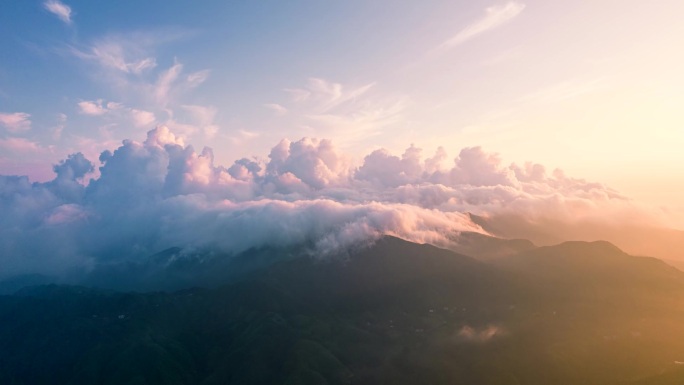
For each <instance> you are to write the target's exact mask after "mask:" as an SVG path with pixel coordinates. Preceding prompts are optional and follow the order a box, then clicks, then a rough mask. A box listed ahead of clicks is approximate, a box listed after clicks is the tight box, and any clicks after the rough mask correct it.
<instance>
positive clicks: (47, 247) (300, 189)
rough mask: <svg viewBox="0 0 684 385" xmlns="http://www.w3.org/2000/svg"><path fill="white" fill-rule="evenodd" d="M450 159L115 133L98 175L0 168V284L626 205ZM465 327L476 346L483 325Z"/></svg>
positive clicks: (535, 174) (322, 248) (598, 190)
mask: <svg viewBox="0 0 684 385" xmlns="http://www.w3.org/2000/svg"><path fill="white" fill-rule="evenodd" d="M190 107H191V108H190V110H194V111H195V112H197V113H208V112H211V111H206V110H204V109H201V108H194V107H197V106H190ZM209 115H211V114H209ZM246 135H247V134H246ZM8 140H13V142H8ZM7 143H10V146H12V145H15V146H16V145H18V146H19V147H21V146H24V147H26V148H28V149H31V148H34V147H33V146H34V145H32V144H30V142H28V141H23V140H20V139H5V140H2V141H0V146H5V145H7ZM11 143H14V144H11ZM448 159H449V158H448V155H447V154H446V153H445V151H444V150H443V149H438V150H437V151H436V152H435V153H434V155H433V156H430V157H428V158H423V156H422V151H421V149H419V148H417V147H415V146H410V147H409V148H408V149H407V150H406V151H405V152H404V153H403V154H402V155H401V156H397V155H393V154H391V153H390V152H388V151H386V150H377V151H374V152H372V153H371V154H369V155H367V156H366V157H365V158H364V159H363V160H362V162H361V163H360V164H359V165H357V166H355V162H354V161H353V159H352V158H351V157H350V156H349V155H347V154H345V153H343V152H342V151H340V150H339V149H338V148H336V147H335V145H334V144H333V143H332V142H331V141H330V140H326V139H315V138H303V139H301V140H298V141H290V140H287V139H284V140H281V141H280V142H279V143H278V144H276V145H275V146H274V147H273V148H272V149H271V151H270V153H269V154H268V156H267V157H254V158H243V159H239V160H237V161H235V162H234V163H233V164H232V165H226V166H223V165H218V164H215V160H214V151H213V150H212V149H211V148H204V149H202V150H201V151H196V150H195V149H194V148H193V147H192V146H190V145H185V143H184V141H183V140H182V139H181V138H180V137H178V136H177V135H176V134H175V133H174V132H172V131H171V130H170V129H169V128H167V127H165V126H159V127H157V128H155V129H154V130H151V131H149V132H148V134H147V138H146V139H145V140H144V141H142V142H139V141H135V140H124V141H123V142H122V143H121V144H120V145H119V146H118V148H116V149H115V150H114V151H104V152H102V153H101V155H100V156H99V162H100V164H101V165H100V167H99V170H98V171H99V176H96V175H95V174H94V171H95V170H94V165H93V163H92V162H91V161H89V160H88V159H86V158H85V156H83V154H80V153H77V154H73V155H70V156H69V157H68V158H67V159H65V160H64V161H62V162H60V163H58V164H57V165H55V167H54V172H55V174H56V176H55V178H54V179H53V180H51V181H49V182H45V183H29V182H28V178H26V177H11V176H0V211H1V212H3V215H2V216H0V248H2V250H3V253H2V254H0V264H1V265H2V266H3V270H2V276H0V278H2V277H4V276H8V275H11V274H20V273H44V274H58V275H61V276H62V277H64V279H66V280H69V279H71V280H74V279H76V277H83V276H84V274H86V275H87V274H88V272H90V271H93V270H100V271H102V269H107V268H113V267H114V266H128V265H130V264H136V263H146V262H145V261H149V260H148V259H147V258H148V257H149V256H150V255H152V254H154V253H157V252H159V251H162V250H165V249H167V248H170V247H175V246H180V247H183V248H184V249H186V250H189V251H188V252H194V253H196V254H197V253H198V254H197V255H206V256H211V255H213V256H214V257H211V258H231V256H234V255H236V254H238V253H240V252H243V251H246V250H249V249H254V248H256V249H258V248H261V247H274V248H289V247H306V248H307V249H308V250H309V251H310V252H311V253H312V254H313V255H318V256H326V255H335V254H336V253H340V252H344V251H345V250H347V249H349V248H351V247H356V246H358V245H363V244H367V243H369V242H372V241H373V240H375V239H377V238H378V237H380V236H382V235H385V234H389V235H395V236H399V237H402V238H404V239H407V240H411V241H416V242H424V243H431V244H435V245H438V246H441V247H453V246H455V245H456V244H457V243H458V239H459V234H460V233H461V232H462V231H472V232H480V233H484V234H487V233H488V231H489V230H485V229H484V228H483V227H481V226H480V224H478V223H476V222H475V221H474V220H473V216H472V215H471V214H469V213H473V214H478V215H481V216H495V215H506V214H515V215H518V216H522V217H524V218H527V219H529V220H530V221H540V220H543V219H544V218H548V217H551V218H554V219H556V220H558V221H563V222H565V223H572V222H573V221H577V220H581V219H591V220H596V219H600V220H605V217H609V218H617V219H616V220H620V219H619V218H624V217H625V216H626V215H630V213H632V214H633V213H634V212H635V208H634V207H633V206H632V204H631V202H630V201H629V200H628V199H626V198H625V197H623V196H621V195H620V194H618V193H617V192H615V191H613V190H611V189H609V188H607V187H605V186H603V185H601V184H599V183H592V182H587V181H584V180H581V179H574V178H569V177H567V176H566V175H565V174H563V173H562V172H560V171H554V172H552V173H547V171H546V169H545V168H544V167H543V166H541V165H538V164H534V163H526V164H524V165H522V166H518V165H516V164H511V165H505V164H503V163H502V161H501V159H500V158H499V157H498V156H497V155H496V154H490V153H487V152H485V151H484V150H483V149H481V148H479V147H471V148H465V149H463V150H462V151H461V152H460V153H459V155H458V156H457V157H455V158H453V161H452V162H451V164H449V162H448ZM35 239H41V242H35ZM192 250H194V251H192ZM207 253H208V254H207ZM207 258H209V257H207ZM156 268H159V269H163V268H164V266H157V267H156ZM69 277H70V278H69ZM463 334H464V335H463V336H461V337H462V338H471V339H480V340H482V339H484V338H485V337H486V338H489V337H487V336H488V335H489V334H491V331H487V330H485V331H477V330H475V331H472V332H469V331H468V330H466V331H464V332H463ZM466 334H467V335H466ZM494 334H496V333H494ZM468 336H470V337H468Z"/></svg>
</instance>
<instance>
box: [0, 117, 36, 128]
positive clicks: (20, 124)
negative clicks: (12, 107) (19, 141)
mask: <svg viewBox="0 0 684 385" xmlns="http://www.w3.org/2000/svg"><path fill="white" fill-rule="evenodd" d="M30 118H31V114H27V113H25V112H13V113H3V112H0V125H3V126H4V127H5V128H6V129H7V130H8V131H10V132H19V131H26V130H28V129H30V128H31V119H30Z"/></svg>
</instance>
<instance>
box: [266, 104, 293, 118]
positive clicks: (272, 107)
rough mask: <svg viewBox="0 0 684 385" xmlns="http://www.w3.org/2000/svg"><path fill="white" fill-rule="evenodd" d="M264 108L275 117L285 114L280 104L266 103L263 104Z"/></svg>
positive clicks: (285, 109) (285, 110)
mask: <svg viewBox="0 0 684 385" xmlns="http://www.w3.org/2000/svg"><path fill="white" fill-rule="evenodd" d="M264 107H266V108H268V109H269V110H271V111H273V112H274V113H275V114H276V115H285V114H287V108H285V107H283V106H281V105H280V104H277V103H267V104H264Z"/></svg>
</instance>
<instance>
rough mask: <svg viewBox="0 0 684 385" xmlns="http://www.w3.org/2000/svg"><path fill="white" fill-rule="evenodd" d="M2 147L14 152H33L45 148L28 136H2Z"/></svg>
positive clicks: (0, 139) (0, 146) (0, 144)
mask: <svg viewBox="0 0 684 385" xmlns="http://www.w3.org/2000/svg"><path fill="white" fill-rule="evenodd" d="M0 148H2V149H4V150H5V151H11V152H13V153H31V152H38V151H41V150H42V149H43V148H42V147H41V146H40V145H39V144H38V143H36V142H33V141H30V140H28V139H26V138H5V139H2V138H0Z"/></svg>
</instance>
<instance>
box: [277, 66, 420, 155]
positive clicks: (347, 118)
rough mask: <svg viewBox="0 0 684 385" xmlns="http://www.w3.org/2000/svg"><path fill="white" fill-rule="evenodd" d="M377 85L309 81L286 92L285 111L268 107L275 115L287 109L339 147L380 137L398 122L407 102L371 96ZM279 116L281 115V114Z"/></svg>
mask: <svg viewBox="0 0 684 385" xmlns="http://www.w3.org/2000/svg"><path fill="white" fill-rule="evenodd" d="M375 86H376V82H370V83H367V84H363V85H360V86H358V85H357V86H354V85H344V84H342V83H337V82H334V81H330V80H327V79H322V78H309V79H308V82H307V84H306V86H304V87H301V88H287V89H285V91H286V92H287V93H288V94H289V95H290V97H291V103H290V104H289V105H288V106H287V107H285V106H281V105H273V104H269V105H266V107H268V108H271V109H273V110H274V111H276V112H279V111H281V109H280V108H277V107H276V106H278V107H282V108H286V110H285V111H287V112H288V115H289V116H294V118H295V120H299V121H300V124H301V125H302V126H303V127H310V128H312V127H315V128H316V130H323V131H324V132H329V133H328V134H327V135H331V136H335V137H336V138H337V141H338V142H339V143H342V144H345V145H346V144H351V143H355V142H357V141H358V140H361V139H363V138H367V137H368V136H373V135H377V134H379V133H380V132H381V131H382V130H383V129H384V128H385V127H387V126H389V125H391V124H394V123H396V122H398V121H399V120H400V119H401V117H402V116H403V115H402V114H403V112H404V110H405V109H406V106H407V104H408V101H407V99H406V98H405V97H401V96H396V95H389V96H388V95H382V94H378V92H373V90H374V89H375ZM281 115H282V114H281Z"/></svg>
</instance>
